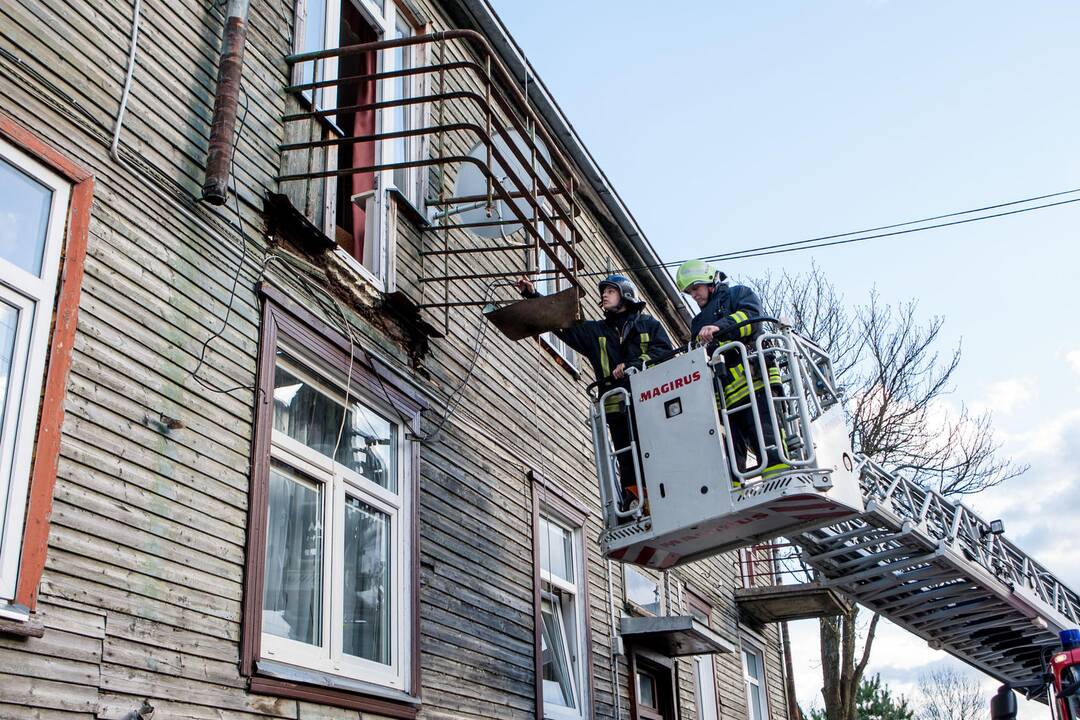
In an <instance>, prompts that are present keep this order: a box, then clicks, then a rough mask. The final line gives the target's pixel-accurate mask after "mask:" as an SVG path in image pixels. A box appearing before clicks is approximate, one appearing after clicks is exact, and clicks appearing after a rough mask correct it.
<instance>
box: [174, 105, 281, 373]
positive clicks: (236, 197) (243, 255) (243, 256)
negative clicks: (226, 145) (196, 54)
mask: <svg viewBox="0 0 1080 720" xmlns="http://www.w3.org/2000/svg"><path fill="white" fill-rule="evenodd" d="M240 93H241V96H242V97H243V100H244V112H243V114H241V115H240V124H239V125H238V126H237V129H236V137H235V138H234V139H233V150H232V157H231V158H230V159H229V165H230V171H229V174H230V176H231V178H230V179H231V181H232V191H233V208H234V210H235V212H236V224H237V227H238V228H239V230H240V260H239V261H238V262H237V263H236V272H235V273H233V278H232V287H231V289H230V290H229V300H228V302H227V303H226V305H225V317H224V319H223V320H222V321H221V328H220V329H218V330H217V331H216V332H215V333H213V334H212V335H211V336H210V337H208V338H207V339H206V340H204V341H203V343H202V346H201V347H200V349H199V360H198V362H197V363H196V364H195V367H194V369H192V370H191V371H190V372H189V373H188V375H190V376H191V378H192V379H193V380H195V382H197V383H199V384H200V385H202V386H203V387H204V388H206V389H207V390H209V391H211V392H215V393H220V394H228V393H233V392H236V391H238V390H256V389H257V388H256V387H255V386H254V385H236V386H233V387H222V386H220V385H217V384H216V383H213V382H211V381H209V380H205V379H203V378H201V377H199V370H201V369H202V366H203V365H204V364H205V362H206V353H207V350H208V349H209V347H210V343H212V342H213V341H214V340H216V339H218V338H219V337H221V335H222V334H224V332H225V330H226V329H227V328H228V327H229V318H230V317H231V316H232V309H233V303H234V302H235V301H236V287H237V285H238V284H239V281H240V273H241V272H243V269H244V264H245V263H246V262H247V239H246V237H245V235H244V219H243V216H242V214H241V212H240V193H238V192H237V188H236V148H237V146H239V144H240V135H241V134H242V133H243V132H244V124H245V123H246V122H247V116H248V104H249V103H248V94H247V92H245V91H244V89H243V87H241V88H240ZM265 266H266V261H264V263H263V267H264V268H265Z"/></svg>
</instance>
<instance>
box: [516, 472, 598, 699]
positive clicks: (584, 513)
mask: <svg viewBox="0 0 1080 720" xmlns="http://www.w3.org/2000/svg"><path fill="white" fill-rule="evenodd" d="M529 480H530V481H531V483H532V489H533V492H532V500H533V502H532V539H533V543H532V544H533V623H534V628H533V654H534V655H535V657H536V663H535V666H536V717H538V718H542V717H544V684H543V682H542V680H541V678H542V677H543V657H542V655H543V653H542V650H541V648H542V647H543V641H542V638H541V636H540V634H541V632H542V630H543V616H542V614H541V611H540V605H541V598H542V595H543V587H542V583H541V582H540V533H539V529H540V513H541V505H547V506H548V507H549V508H551V509H552V510H553V511H554V512H555V513H556V514H558V515H561V516H563V517H565V518H566V520H567V521H569V522H570V523H571V524H572V525H574V526H576V527H578V528H579V529H580V530H581V534H582V549H583V551H584V553H585V555H586V557H585V558H584V565H585V568H584V569H585V577H584V578H582V581H583V583H584V588H583V590H582V594H583V598H582V600H583V601H584V602H585V627H584V642H585V657H584V668H585V671H586V679H587V680H588V686H587V688H586V692H585V697H584V700H585V707H587V708H590V713H592V712H593V710H592V708H595V707H596V704H595V696H596V680H595V678H594V677H593V647H592V593H591V592H589V561H588V551H587V550H586V549H585V548H586V545H585V543H586V542H587V539H586V537H585V532H586V522H587V521H588V518H589V509H588V508H587V507H586V506H585V505H584V504H583V503H582V502H581V501H579V500H578V499H577V498H575V497H574V495H573V494H572V493H570V492H568V491H567V490H566V489H565V488H564V487H562V486H561V485H560V484H559V483H556V482H553V481H551V480H546V479H544V477H543V476H541V475H540V474H539V473H537V472H536V471H535V470H530V471H529ZM590 716H591V715H590ZM590 716H587V717H590Z"/></svg>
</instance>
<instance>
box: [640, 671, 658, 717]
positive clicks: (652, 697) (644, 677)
mask: <svg viewBox="0 0 1080 720" xmlns="http://www.w3.org/2000/svg"><path fill="white" fill-rule="evenodd" d="M637 701H638V705H644V706H646V707H651V708H655V707H656V679H655V678H653V676H652V675H650V674H649V673H647V672H642V671H640V670H639V671H638V674H637Z"/></svg>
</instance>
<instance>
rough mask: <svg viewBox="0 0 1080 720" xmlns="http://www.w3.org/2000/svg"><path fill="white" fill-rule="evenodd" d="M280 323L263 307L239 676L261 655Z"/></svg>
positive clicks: (247, 672) (267, 305) (266, 305)
mask: <svg viewBox="0 0 1080 720" xmlns="http://www.w3.org/2000/svg"><path fill="white" fill-rule="evenodd" d="M276 348H277V321H276V320H275V318H274V311H273V307H272V306H271V304H270V303H269V302H264V303H263V310H262V328H261V329H260V337H259V365H258V370H257V376H256V380H255V386H256V388H257V390H256V393H255V403H256V407H255V428H254V432H253V434H252V441H251V484H250V490H249V492H248V532H247V552H246V553H245V560H244V608H243V615H242V622H241V639H240V672H241V674H243V675H251V674H252V673H253V672H254V670H255V661H256V660H257V659H258V657H259V653H260V651H261V647H260V640H261V638H262V608H261V607H260V606H261V604H262V603H261V601H262V588H263V577H264V569H265V564H266V520H267V517H266V507H267V502H268V490H269V486H268V482H269V475H270V434H271V428H272V422H273V415H272V407H271V406H270V400H269V399H270V398H272V397H273V391H274V359H275V350H276Z"/></svg>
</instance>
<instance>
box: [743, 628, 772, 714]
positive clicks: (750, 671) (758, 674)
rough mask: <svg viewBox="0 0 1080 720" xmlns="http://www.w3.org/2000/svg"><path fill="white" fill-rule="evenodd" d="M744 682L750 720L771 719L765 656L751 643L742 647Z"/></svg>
mask: <svg viewBox="0 0 1080 720" xmlns="http://www.w3.org/2000/svg"><path fill="white" fill-rule="evenodd" d="M742 664H743V683H744V684H745V686H746V715H747V718H748V719H749V720H769V704H768V698H767V697H766V691H765V658H764V655H762V653H761V651H760V650H758V649H757V648H755V647H753V646H750V645H743V647H742Z"/></svg>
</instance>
